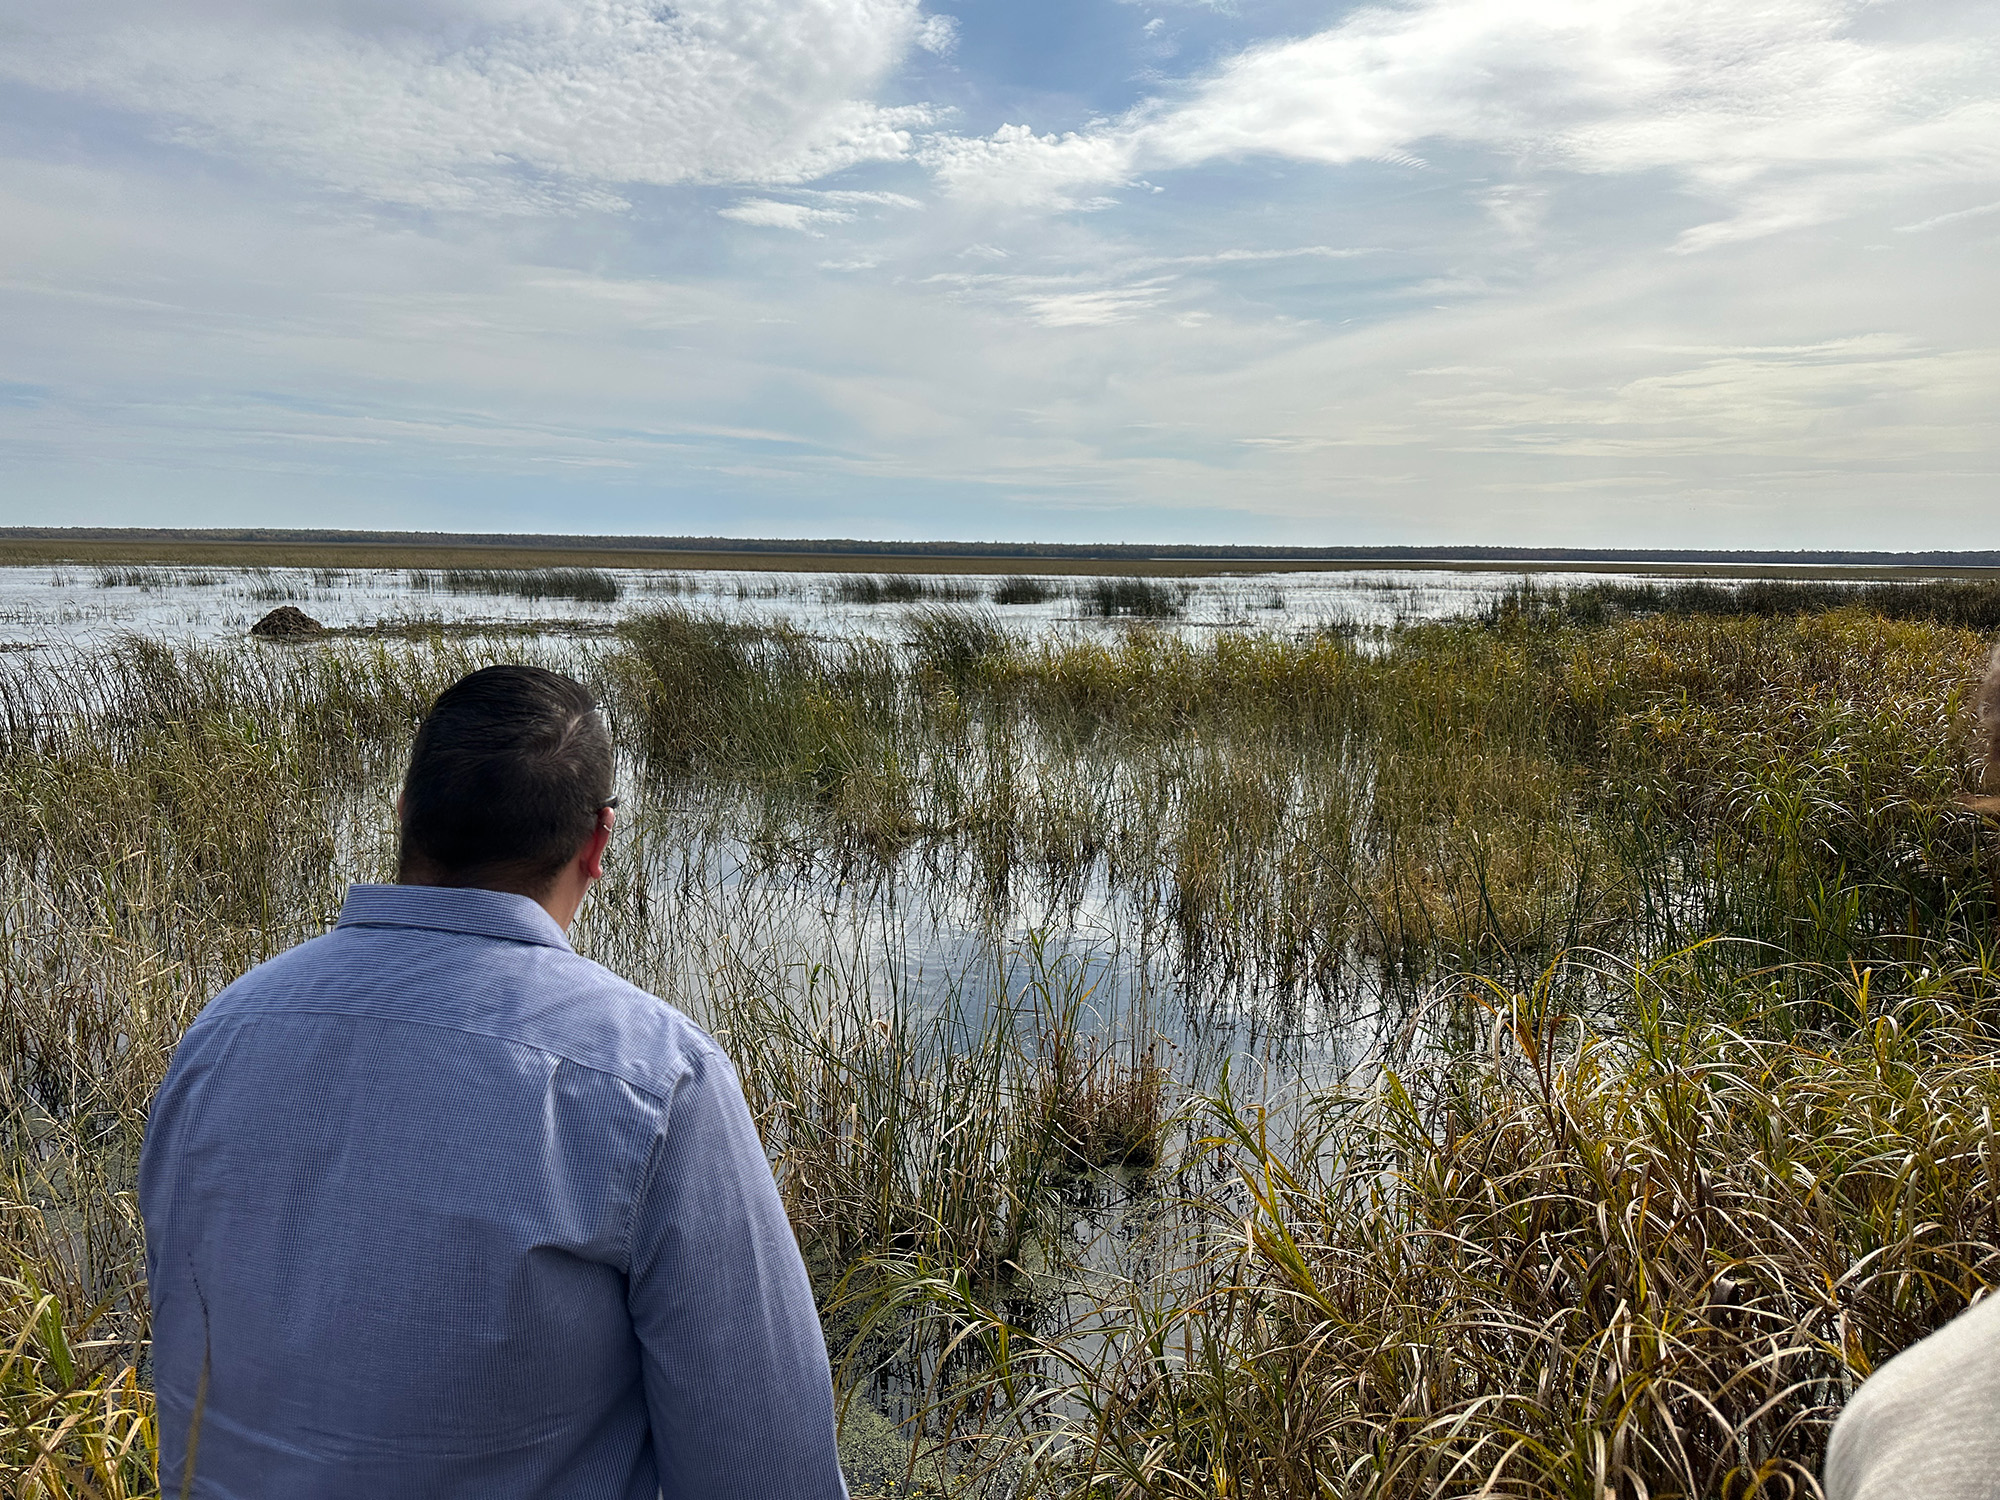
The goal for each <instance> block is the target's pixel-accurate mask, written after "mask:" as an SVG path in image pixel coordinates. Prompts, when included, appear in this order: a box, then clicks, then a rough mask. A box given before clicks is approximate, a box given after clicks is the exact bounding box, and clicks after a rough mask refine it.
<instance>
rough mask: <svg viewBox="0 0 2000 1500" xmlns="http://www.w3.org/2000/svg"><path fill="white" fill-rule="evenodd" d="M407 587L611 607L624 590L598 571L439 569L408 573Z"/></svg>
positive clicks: (613, 579) (425, 590) (615, 581)
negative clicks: (562, 600)
mask: <svg viewBox="0 0 2000 1500" xmlns="http://www.w3.org/2000/svg"><path fill="white" fill-rule="evenodd" d="M409 586H410V587H411V588H412V589H413V590H417V591H419V592H429V591H432V590H442V591H443V592H445V593H448V594H511V595H512V596H514V597H515V598H517V599H575V600H578V601H580V602H583V603H589V604H615V603H617V602H618V600H619V599H620V598H621V597H622V596H623V594H624V589H623V587H622V586H621V585H620V584H619V582H618V580H617V579H616V578H615V577H613V576H612V575H611V574H610V573H607V572H605V571H604V570H603V569H602V568H441V569H438V570H437V571H434V572H425V571H421V570H415V571H412V572H411V573H410V574H409Z"/></svg>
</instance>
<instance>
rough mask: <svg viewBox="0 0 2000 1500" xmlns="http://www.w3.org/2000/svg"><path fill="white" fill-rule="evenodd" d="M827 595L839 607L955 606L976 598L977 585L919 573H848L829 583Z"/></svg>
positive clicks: (963, 580) (956, 579)
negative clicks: (856, 605) (850, 605)
mask: <svg viewBox="0 0 2000 1500" xmlns="http://www.w3.org/2000/svg"><path fill="white" fill-rule="evenodd" d="M827 592H828V594H829V595H830V596H831V597H832V598H834V599H837V600H838V601H840V602H841V603H842V604H922V603H957V602H963V601H965V600H968V599H977V598H978V597H979V592H980V591H979V586H978V585H977V584H976V583H973V582H970V581H968V580H965V579H961V578H935V577H930V576H927V575H925V574H922V573H882V574H872V573H850V574H845V575H843V576H841V577H839V578H836V579H834V580H833V582H832V584H831V585H830V586H829V587H828V589H827Z"/></svg>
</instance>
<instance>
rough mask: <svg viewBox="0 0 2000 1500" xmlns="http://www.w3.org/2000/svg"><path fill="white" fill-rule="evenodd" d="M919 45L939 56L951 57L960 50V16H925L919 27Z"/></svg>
mask: <svg viewBox="0 0 2000 1500" xmlns="http://www.w3.org/2000/svg"><path fill="white" fill-rule="evenodd" d="M917 45H918V46H919V47H921V48H923V49H924V51H926V52H931V53H935V54H936V55H937V56H939V57H950V56H951V55H952V53H954V52H956V51H957V50H958V18H957V17H956V16H925V17H924V19H923V22H922V23H921V24H920V25H919V26H918V27H917Z"/></svg>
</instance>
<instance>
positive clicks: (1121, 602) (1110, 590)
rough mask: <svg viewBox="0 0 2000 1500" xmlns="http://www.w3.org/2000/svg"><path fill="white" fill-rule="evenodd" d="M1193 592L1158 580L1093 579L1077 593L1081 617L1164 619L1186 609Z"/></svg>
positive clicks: (1179, 585)
mask: <svg viewBox="0 0 2000 1500" xmlns="http://www.w3.org/2000/svg"><path fill="white" fill-rule="evenodd" d="M1192 593H1193V589H1192V588H1191V587H1190V586H1189V585H1187V584H1185V583H1170V582H1167V581H1166V580H1163V579H1158V578H1093V579H1091V580H1090V582H1089V583H1088V584H1087V585H1085V586H1084V587H1083V588H1082V589H1081V590H1079V591H1078V594H1077V598H1078V600H1079V601H1080V602H1081V603H1082V605H1083V610H1084V613H1085V614H1091V615H1101V616H1103V617H1104V618H1106V619H1111V618H1114V617H1116V616H1119V615H1137V616H1142V617H1151V618H1155V619H1167V618H1171V617H1173V616H1175V615H1178V614H1180V613H1181V611H1182V610H1184V609H1185V608H1187V601H1188V598H1189V597H1190V595H1191V594H1192Z"/></svg>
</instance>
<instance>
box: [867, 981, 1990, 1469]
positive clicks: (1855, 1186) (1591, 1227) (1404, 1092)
mask: <svg viewBox="0 0 2000 1500" xmlns="http://www.w3.org/2000/svg"><path fill="white" fill-rule="evenodd" d="M1691 977H1692V976H1691V975H1690V974H1689V973H1688V972H1687V971H1686V970H1685V969H1681V970H1679V971H1678V972H1673V973H1663V972H1659V971H1655V972H1654V973H1651V974H1646V973H1643V972H1642V973H1641V974H1639V975H1637V976H1635V978H1634V979H1633V980H1631V981H1627V982H1623V983H1621V984H1620V985H1618V986H1617V987H1618V988H1622V989H1624V990H1625V991H1626V998H1627V1000H1628V1002H1629V1004H1628V1017H1629V1018H1628V1019H1627V1020H1626V1021H1625V1022H1623V1023H1619V1024H1612V1025H1605V1024H1602V1023H1599V1022H1594V1021H1592V1020H1590V1019H1588V1018H1586V1017H1584V1016H1581V1015H1578V1014H1576V1013H1575V1012H1573V1011H1571V1010H1569V1009H1568V1008H1567V1007H1565V1006H1563V1005H1562V1004H1561V1003H1560V1002H1559V1001H1558V1000H1557V999H1556V996H1557V994H1558V993H1559V991H1560V988H1561V986H1560V985H1559V984H1557V983H1556V982H1555V975H1554V974H1553V973H1551V974H1549V975H1545V976H1544V977H1543V979H1542V980H1541V981H1540V982H1538V984H1537V985H1536V987H1535V988H1534V989H1532V990H1531V991H1529V992H1527V993H1508V992H1506V991H1505V990H1503V989H1500V988H1498V987H1489V986H1483V985H1474V986H1471V987H1469V988H1467V989H1466V990H1464V991H1462V992H1460V993H1458V994H1456V995H1453V996H1452V997H1450V1000H1449V1002H1448V1003H1450V1004H1453V1005H1456V1006H1460V1007H1464V1008H1465V1014H1464V1015H1462V1016H1461V1017H1460V1018H1459V1019H1460V1020H1462V1021H1463V1022H1465V1023H1467V1024H1469V1025H1471V1026H1472V1027H1473V1028H1474V1033H1475V1036H1476V1037H1477V1041H1478V1045H1477V1046H1475V1047H1471V1048H1467V1049H1464V1050H1462V1051H1459V1052H1456V1053H1454V1054H1453V1055H1451V1056H1448V1057H1445V1058H1442V1059H1433V1061H1432V1065H1431V1066H1429V1067H1426V1068H1420V1069H1419V1068H1412V1069H1409V1070H1402V1069H1397V1068H1384V1069H1382V1070H1380V1071H1378V1072H1375V1073H1373V1074H1372V1075H1370V1076H1368V1077H1365V1078H1363V1079H1361V1080H1359V1081H1357V1082H1356V1083H1355V1084H1353V1085H1351V1086H1348V1087H1345V1088H1341V1089H1337V1090H1334V1091H1331V1092H1327V1093H1322V1094H1317V1095H1314V1096H1312V1097H1310V1098H1308V1099H1307V1100H1305V1101H1303V1104H1302V1106H1301V1107H1299V1108H1297V1109H1295V1110H1294V1111H1292V1112H1291V1115H1290V1123H1289V1124H1284V1123H1281V1117H1280V1116H1278V1115H1276V1114H1274V1113H1273V1112H1272V1111H1271V1110H1269V1109H1267V1108H1265V1107H1263V1106H1262V1105H1261V1104H1257V1103H1251V1102H1248V1101H1244V1100H1239V1099H1238V1098H1236V1097H1235V1096H1233V1095H1232V1094H1231V1093H1230V1091H1229V1090H1227V1089H1225V1090H1223V1091H1222V1092H1221V1093H1220V1094H1219V1095H1218V1096H1217V1097H1216V1098H1215V1100H1214V1101H1213V1112H1212V1114H1211V1116H1210V1126H1209V1129H1210V1133H1209V1134H1208V1135H1207V1136H1206V1138H1205V1139H1204V1140H1203V1141H1202V1143H1201V1151H1202V1153H1203V1155H1204V1157H1205V1158H1206V1160H1207V1161H1208V1162H1209V1163H1210V1164H1211V1165H1212V1168H1213V1173H1212V1178H1211V1180H1214V1179H1220V1181H1219V1182H1218V1183H1217V1185H1215V1186H1213V1187H1210V1188H1207V1189H1206V1190H1204V1191H1201V1192H1199V1193H1198V1194H1197V1195H1196V1196H1195V1197H1194V1198H1192V1199H1191V1200H1190V1201H1191V1204H1192V1208H1193V1214H1192V1218H1191V1221H1190V1224H1189V1226H1188V1228H1187V1231H1186V1233H1185V1234H1184V1236H1183V1238H1182V1240H1181V1242H1180V1250H1181V1256H1180V1258H1179V1259H1178V1260H1177V1261H1173V1262H1171V1263H1170V1264H1168V1265H1167V1266H1165V1267H1161V1266H1159V1265H1157V1264H1155V1265H1150V1266H1149V1267H1148V1268H1147V1274H1146V1276H1144V1277H1143V1278H1133V1277H1129V1276H1127V1277H1112V1278H1109V1279H1108V1281H1100V1282H1099V1283H1098V1284H1097V1285H1095V1286H1094V1287H1093V1288H1092V1289H1091V1293H1092V1295H1091V1301H1090V1306H1089V1310H1088V1312H1087V1313H1086V1314H1085V1315H1084V1316H1083V1317H1082V1318H1081V1319H1080V1320H1079V1322H1078V1323H1077V1324H1075V1325H1072V1326H1069V1327H1067V1328H1065V1329H1064V1330H1062V1332H1061V1333H1060V1334H1059V1335H1057V1336H1056V1337H1053V1338H1051V1337H1049V1336H1047V1335H1046V1334H1044V1333H1041V1332H1039V1331H1038V1330H1036V1329H1034V1328H1032V1327H1028V1326H1025V1325H1022V1324H1020V1323H1019V1322H1018V1321H1017V1320H1014V1319H1012V1318H1010V1317H1009V1315H1008V1314H1007V1313H1006V1312H1005V1311H1003V1310H1001V1309H1000V1308H998V1307H996V1306H993V1305H990V1304H988V1303H986V1302H984V1301H982V1300H981V1299H980V1297H979V1296H978V1294H977V1292H976V1290H975V1289H973V1288H972V1287H971V1286H970V1285H969V1284H968V1283H966V1282H965V1280H964V1279H963V1278H962V1277H959V1276H957V1275H956V1274H955V1273H954V1272H953V1271H952V1270H951V1269H950V1268H949V1267H943V1266H939V1265H937V1264H936V1263H926V1262H923V1261H921V1260H917V1259H912V1260H909V1261H906V1262H904V1263H902V1264H901V1265H900V1266H899V1267H898V1271H897V1274H896V1276H895V1277H894V1278H892V1285H891V1289H890V1290H889V1291H887V1292H886V1293H885V1294H884V1295H883V1296H882V1297H881V1298H880V1299H878V1301H877V1303H876V1304H875V1312H876V1315H877V1316H878V1317H893V1318H895V1319H896V1320H898V1321H905V1322H906V1321H908V1320H909V1319H912V1318H926V1319H931V1320H934V1327H933V1329H932V1337H934V1338H936V1339H939V1340H941V1341H943V1342H946V1343H956V1344H957V1345H958V1346H959V1347H961V1348H966V1349H976V1350H978V1351H979V1353H980V1355H981V1356H982V1357H981V1358H980V1359H979V1360H977V1361H968V1364H969V1365H970V1366H971V1368H970V1369H969V1370H968V1371H967V1373H965V1374H963V1375H962V1376H960V1377H959V1378H957V1379H955V1380H943V1381H940V1382H939V1383H938V1384H937V1385H936V1386H935V1387H934V1389H933V1396H934V1405H933V1408H932V1410H931V1413H930V1416H931V1419H932V1421H933V1423H934V1424H935V1431H936V1432H937V1434H938V1438H939V1441H940V1443H942V1444H943V1445H944V1446H945V1447H946V1448H948V1449H951V1450H952V1451H954V1452H955V1453H956V1454H957V1455H958V1456H959V1458H960V1461H961V1462H967V1461H970V1462H972V1463H974V1464H975V1465H977V1464H980V1463H983V1464H984V1466H985V1467H986V1469H987V1472H989V1473H995V1474H998V1473H1006V1474H1007V1475H1008V1476H1009V1480H1008V1482H1009V1486H1010V1487H1011V1488H1012V1489H1013V1490H1014V1492H1015V1493H1029V1494H1037V1495H1065V1496H1081V1495H1084V1494H1115V1495H1120V1496H1142V1495H1143V1496H1176V1497H1179V1496H1187V1497H1193V1496H1208V1495H1215V1494H1228V1495H1244V1496H1296V1495H1303V1494H1314V1493H1329V1492H1332V1493H1339V1494H1342V1495H1353V1496H1402V1495H1411V1496H1417V1495H1436V1494H1474V1493H1477V1494H1486V1495H1517V1496H1537V1497H1540V1496H1548V1497H1556V1496H1579V1495H1589V1496H1610V1495H1617V1496H1628V1495H1629V1496H1639V1495H1646V1496H1687V1497H1694V1496H1751V1495H1758V1496H1764V1495H1786V1496H1793V1495H1812V1494H1816V1493H1817V1492H1818V1485H1817V1474H1818V1468H1819V1463H1820V1459H1821V1455H1822V1453H1823V1450H1824V1443H1825V1437H1826V1432H1827V1429H1828V1427H1829V1426H1830V1424H1831V1421H1832V1419H1833V1418H1834V1416H1835V1415H1837V1413H1838V1411H1839V1408H1840V1406H1841V1404H1842V1403H1843V1402H1844V1401H1845V1399H1846V1398H1847V1396H1848V1395H1849V1394H1851V1392H1852V1390H1853V1388H1854V1386H1855V1385H1856V1384H1857V1383H1858V1382H1859V1381H1860V1380H1861V1379H1862V1378H1864V1377H1865V1376H1866V1375H1867V1373H1868V1372H1869V1371H1870V1370H1871V1369H1872V1368H1874V1367H1875V1366H1876V1365H1877V1364H1879V1363H1880V1362H1881V1361H1882V1360H1884V1359H1886V1358H1887V1357H1888V1356H1889V1355H1891V1354H1893V1353H1894V1352H1896V1351H1897V1350H1899V1349H1902V1348H1905V1347H1907V1346H1908V1345H1909V1344H1910V1343H1911V1342H1913V1341H1914V1340H1916V1339H1917V1338H1920V1337H1922V1336H1923V1335H1924V1334H1925V1333H1927V1332H1929V1331H1930V1330H1932V1329H1934V1328H1936V1327H1937V1326H1939V1325H1940V1324H1941V1323H1943V1322H1944V1321H1946V1320H1947V1319H1949V1318H1950V1317H1951V1316H1953V1315H1954V1314H1955V1313H1957V1312H1959V1311H1961V1310H1963V1309H1964V1308H1965V1307H1966V1306H1967V1305H1968V1304H1969V1302H1970V1301H1971V1300H1972V1299H1973V1298H1974V1297H1975V1296H1977V1295H1979V1294H1980V1293H1981V1292H1983V1291H1984V1290H1986V1289H1987V1288H1988V1287H1990V1286H1991V1285H1992V1284H1993V1283H1994V1281H1995V1278H1996V1275H2000V1224H1996V1219H1995V1206H1994V1205H1995V1192H1996V1189H2000V1178H1996V1170H2000V1163H1996V1146H1995V1137H1994V1132H1993V1123H1992V1122H1993V1119H1994V1110H1995V1106H1996V1103H2000V1069H1996V1068H1995V1067H1994V1066H1993V1063H1992V1061H1991V1049H1992V1044H1993V1036H1992V1033H1991V1030H1990V1027H1989V1025H1988V1023H1987V1022H1986V1021H1985V1019H1984V1018H1983V1012H1984V1011H1985V1009H1986V1007H1987V1006H1988V1005H1990V1001H1991V998H1992V996H1993V985H1994V982H1995V980H1996V978H2000V975H1996V974H1995V973H1993V972H1992V971H1991V970H1986V969H1975V970H1969V971H1964V972H1961V973H1958V974H1955V975H1952V976H1949V977H1933V978H1932V979H1931V980H1929V981H1927V982H1926V983H1925V984H1924V985H1923V986H1921V987H1920V988H1921V990H1922V993H1912V992H1910V991H1907V990H1906V991H1904V992H1902V993H1901V994H1899V995H1898V996H1897V997H1896V998H1894V999H1888V998H1886V997H1884V996H1882V995H1880V994H1874V995H1870V994H1868V993H1866V991H1867V990H1868V988H1869V984H1868V980H1867V978H1866V976H1857V978H1856V980H1855V984H1856V993H1855V995H1854V996H1853V1000H1854V1006H1853V1008H1854V1012H1855V1014H1856V1015H1857V1016H1858V1017H1859V1018H1860V1024H1858V1025H1854V1026H1849V1027H1843V1028H1841V1029H1839V1030H1837V1031H1804V1030H1801V1029H1799V1028H1797V1027H1795V1026H1792V1025H1775V1026H1773V1025H1766V1026H1763V1027H1756V1028H1753V1027H1750V1026H1747V1025H1744V1024H1742V1023H1741V1022H1738V1023H1722V1022H1719V1021H1715V1020H1698V1021H1686V1022H1679V1023H1676V1022H1670V1021H1668V1020H1667V1019H1666V1018H1665V1015H1664V1011H1663V1010H1662V1009H1661V1007H1660V1006H1659V1005H1657V1004H1656V1003H1654V1002H1652V1001H1650V1000H1649V999H1648V997H1647V995H1646V993H1645V992H1646V991H1647V990H1648V989H1649V988H1651V987H1652V986H1653V985H1655V984H1664V985H1667V986H1670V987H1673V988H1680V987H1682V986H1684V985H1686V984H1687V983H1688V982H1689V980H1690V978H1691ZM1760 1033H1761V1034H1760ZM1776 1033H1790V1035H1789V1037H1788V1038H1787V1039H1785V1040H1778V1039H1776V1035H1775V1034H1776ZM1024 1464H1025V1465H1026V1474H1027V1476H1028V1477H1027V1480H1026V1482H1025V1483H1024V1482H1023V1477H1022V1475H1023V1468H1022V1466H1023V1465H1024ZM1329 1486H1331V1487H1332V1488H1331V1489H1329V1488H1328V1487H1329Z"/></svg>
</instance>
